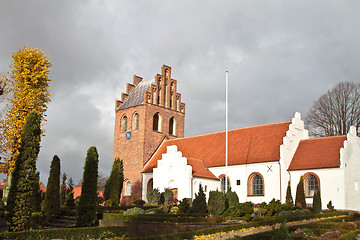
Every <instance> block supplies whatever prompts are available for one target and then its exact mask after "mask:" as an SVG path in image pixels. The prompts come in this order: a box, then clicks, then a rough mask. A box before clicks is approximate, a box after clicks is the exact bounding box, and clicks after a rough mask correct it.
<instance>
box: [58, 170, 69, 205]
mask: <svg viewBox="0 0 360 240" xmlns="http://www.w3.org/2000/svg"><path fill="white" fill-rule="evenodd" d="M66 180H67V175H66V173H65V172H63V173H62V174H61V185H60V206H63V205H64V203H65V198H66V195H67V192H68V191H67V187H66Z"/></svg>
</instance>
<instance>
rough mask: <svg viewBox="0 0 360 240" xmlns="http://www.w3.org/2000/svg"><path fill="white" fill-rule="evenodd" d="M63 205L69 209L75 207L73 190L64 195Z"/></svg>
mask: <svg viewBox="0 0 360 240" xmlns="http://www.w3.org/2000/svg"><path fill="white" fill-rule="evenodd" d="M64 204H65V206H67V207H68V208H70V209H73V208H75V199H74V192H73V191H71V192H69V193H68V194H67V195H66V198H65V203H64Z"/></svg>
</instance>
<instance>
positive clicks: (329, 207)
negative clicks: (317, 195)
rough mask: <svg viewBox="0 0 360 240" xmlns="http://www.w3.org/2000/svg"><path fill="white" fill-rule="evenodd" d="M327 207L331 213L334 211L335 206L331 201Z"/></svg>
mask: <svg viewBox="0 0 360 240" xmlns="http://www.w3.org/2000/svg"><path fill="white" fill-rule="evenodd" d="M326 207H327V208H328V209H329V210H330V211H334V209H335V208H334V206H333V205H332V202H331V201H329V203H328V204H327V205H326Z"/></svg>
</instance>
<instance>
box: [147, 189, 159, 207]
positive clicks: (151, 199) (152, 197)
mask: <svg viewBox="0 0 360 240" xmlns="http://www.w3.org/2000/svg"><path fill="white" fill-rule="evenodd" d="M146 199H147V200H148V203H150V204H153V203H159V202H160V191H159V189H158V188H154V189H152V190H150V191H148V192H147V193H146Z"/></svg>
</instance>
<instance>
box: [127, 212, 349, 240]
mask: <svg viewBox="0 0 360 240" xmlns="http://www.w3.org/2000/svg"><path fill="white" fill-rule="evenodd" d="M345 214H348V213H346V212H325V213H322V214H321V213H319V214H308V215H305V216H300V217H297V218H289V219H288V222H292V221H300V220H307V219H313V218H322V217H333V216H339V215H345ZM280 222H281V221H280V218H279V217H275V218H274V217H273V218H271V219H267V220H263V221H257V222H250V223H246V224H235V225H227V226H223V227H214V228H206V229H201V230H196V231H192V232H183V233H174V234H166V235H156V236H150V237H141V238H133V239H139V240H140V239H147V240H152V239H154V240H156V239H191V238H192V237H193V236H195V235H208V234H214V233H218V232H229V231H232V230H235V231H237V230H240V229H243V228H250V227H259V226H264V225H274V224H276V223H280Z"/></svg>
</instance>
